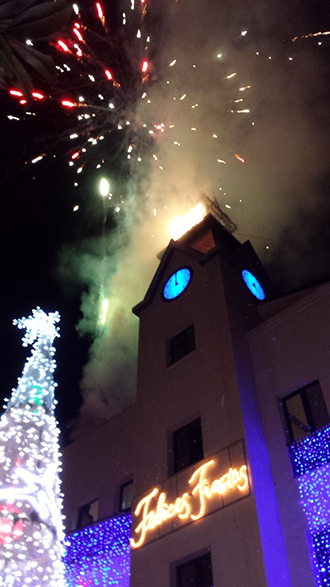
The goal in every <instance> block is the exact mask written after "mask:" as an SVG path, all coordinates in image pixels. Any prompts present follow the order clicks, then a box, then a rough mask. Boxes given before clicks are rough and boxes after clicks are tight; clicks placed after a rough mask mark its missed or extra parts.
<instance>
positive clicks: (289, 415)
mask: <svg viewBox="0 0 330 587" xmlns="http://www.w3.org/2000/svg"><path fill="white" fill-rule="evenodd" d="M282 403H283V410H284V416H285V421H286V432H287V439H288V444H292V443H293V442H296V441H297V440H299V439H300V438H302V437H304V436H307V435H310V434H312V433H313V432H315V431H316V430H319V429H320V428H323V426H326V424H328V423H329V413H328V410H327V406H326V403H325V401H324V397H323V394H322V390H321V387H320V384H319V382H318V381H314V383H311V384H309V385H306V386H305V387H303V388H302V389H299V390H298V391H295V392H294V393H291V394H290V395H287V396H286V397H284V398H283V399H282Z"/></svg>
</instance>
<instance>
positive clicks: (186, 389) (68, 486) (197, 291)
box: [63, 215, 330, 587]
mask: <svg viewBox="0 0 330 587" xmlns="http://www.w3.org/2000/svg"><path fill="white" fill-rule="evenodd" d="M133 311H134V313H135V314H136V315H137V316H138V317H139V321H140V333H139V351H138V381H137V393H136V401H135V403H134V404H133V405H131V406H130V407H129V408H127V409H126V410H125V411H123V412H122V413H120V414H117V415H116V416H115V417H114V418H113V419H112V420H111V421H109V422H107V423H105V424H104V425H102V426H101V427H100V428H98V429H97V430H95V431H93V433H92V434H90V435H89V436H88V437H86V438H81V439H79V440H77V441H75V442H73V443H72V444H71V445H69V446H68V447H67V448H66V449H65V451H64V458H63V462H64V484H63V489H64V493H65V513H66V517H67V529H68V532H69V533H70V532H73V534H69V541H70V540H71V544H72V545H73V543H74V541H75V540H76V541H77V540H80V537H81V535H82V534H81V533H83V532H84V533H85V534H86V533H87V535H88V533H89V538H88V537H87V539H86V540H87V542H86V544H87V545H88V541H90V540H91V538H90V536H91V534H90V533H91V532H92V534H93V532H94V534H93V536H94V542H95V540H96V543H97V539H96V538H95V536H96V534H95V533H97V532H98V531H99V532H101V534H102V532H103V535H105V534H104V527H105V526H104V524H108V525H109V523H110V522H111V523H112V525H114V524H115V522H116V528H117V531H118V528H120V524H124V527H125V531H124V530H123V532H122V543H123V545H124V546H123V549H124V550H123V551H122V556H123V557H124V558H123V559H120V560H121V561H124V560H125V562H120V564H119V566H120V569H125V570H124V571H123V570H121V571H118V570H117V571H115V569H114V568H113V569H112V567H111V564H112V563H111V560H113V557H114V558H116V556H117V555H118V553H117V555H116V553H115V551H114V553H113V554H111V552H110V553H108V554H107V555H105V554H104V548H103V547H102V549H103V550H102V549H101V551H102V553H101V555H100V556H101V558H102V557H103V559H102V560H103V563H104V564H103V563H102V565H103V566H102V565H101V566H102V569H104V568H105V567H106V568H107V569H108V571H107V572H105V571H104V570H103V571H102V573H103V574H102V573H101V574H99V575H98V574H97V573H98V571H97V570H95V569H97V566H98V563H97V562H95V560H96V559H97V556H98V555H97V554H96V553H97V547H96V548H95V549H94V551H95V552H94V551H93V552H94V554H91V553H90V554H89V555H85V554H83V555H81V556H83V558H84V561H85V562H84V565H83V566H81V567H79V560H78V563H77V564H78V567H79V569H78V571H77V573H78V575H79V573H80V577H81V578H79V581H80V580H81V584H84V581H85V580H86V581H89V580H91V581H93V580H95V581H96V582H95V584H98V585H101V586H102V587H103V585H112V584H113V585H115V584H116V585H121V586H122V587H126V586H128V585H130V586H131V587H145V586H147V585H152V586H153V587H167V586H168V587H187V586H188V585H189V586H191V585H196V586H198V587H211V586H214V587H221V586H222V585H226V587H237V586H238V585H244V586H251V587H252V586H253V587H259V586H260V587H261V586H269V587H273V586H274V587H275V586H279V585H281V587H312V586H313V587H314V586H315V585H330V562H329V558H330V520H329V519H328V518H329V514H328V511H329V503H330V498H328V494H329V484H330V474H329V465H328V464H327V463H328V461H330V449H329V448H328V447H329V442H328V438H329V437H330V432H328V424H329V416H328V409H329V405H330V388H329V375H330V367H329V364H330V362H329V360H328V354H329V353H330V344H329V343H330V340H328V339H329V338H330V334H329V327H328V325H329V320H330V286H329V285H323V286H320V287H317V288H314V289H312V290H308V291H307V290H306V291H303V292H299V293H297V294H294V295H291V296H286V297H285V298H279V299H278V298H276V297H275V296H274V292H273V289H272V286H271V284H270V282H269V280H268V278H267V275H266V273H265V272H264V270H263V267H262V265H261V263H260V261H259V259H258V257H257V255H256V254H255V252H254V250H253V248H252V247H251V245H250V243H248V242H247V243H244V244H240V243H239V242H238V241H237V240H236V239H235V238H234V237H233V235H231V234H230V233H229V232H227V231H226V230H225V229H224V228H223V227H222V226H221V225H220V224H219V223H218V222H217V220H215V218H213V217H212V216H210V215H209V216H207V217H206V218H205V219H204V221H203V222H202V223H200V224H199V225H197V226H196V227H194V228H193V229H191V230H190V231H189V232H188V233H187V234H186V235H185V236H184V237H182V238H181V239H179V241H175V242H174V241H171V243H170V244H169V246H168V248H167V249H166V251H165V252H164V254H163V255H162V258H161V261H160V265H159V268H158V270H157V272H156V274H155V276H154V278H153V280H152V283H151V284H150V287H149V289H148V291H147V293H146V296H145V298H144V300H143V301H142V302H140V303H139V304H137V306H135V308H134V309H133ZM329 430H330V428H329ZM129 510H131V518H129V520H130V523H129V525H131V548H130V549H128V547H127V540H128V537H127V528H128V525H127V520H128V516H129V515H130V514H129V513H128V512H129ZM102 525H103V526H102ZM80 528H82V529H80ZM102 528H103V530H102ZM109 536H110V535H109ZM70 537H71V538H70ZM103 541H104V540H103ZM109 542H111V539H110V538H108V539H107V543H109ZM114 543H116V544H118V541H117V542H116V541H114ZM102 544H103V543H102ZM125 544H126V547H125ZM86 548H87V547H86ZM125 548H126V550H125ZM84 553H85V551H84ZM118 556H119V555H118ZM86 557H87V558H86ZM93 557H94V558H93ZM125 557H126V558H125ZM78 559H79V556H78ZM92 559H93V560H94V563H93V564H94V570H93V573H92V575H91V574H90V573H91V572H90V570H89V569H90V565H91V562H90V561H91V560H92ZM116 560H117V559H116ZM118 560H119V559H118ZM104 561H107V562H104ZM100 564H101V563H100ZM95 565H96V566H95ZM104 565H105V567H104ZM109 569H110V570H109ZM112 571H113V572H114V574H113V573H112ZM111 573H112V574H111ZM129 575H130V576H129ZM116 581H117V582H116ZM70 584H71V583H70ZM72 584H73V583H72ZM91 587H92V586H91Z"/></svg>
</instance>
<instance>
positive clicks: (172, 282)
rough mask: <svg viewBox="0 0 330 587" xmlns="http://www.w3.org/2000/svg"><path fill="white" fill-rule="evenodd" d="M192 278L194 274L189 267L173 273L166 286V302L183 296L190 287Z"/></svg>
mask: <svg viewBox="0 0 330 587" xmlns="http://www.w3.org/2000/svg"><path fill="white" fill-rule="evenodd" d="M191 276H192V273H191V270H190V269H188V267H182V269H178V271H176V272H175V273H173V275H171V277H169V278H168V280H167V282H166V283H165V285H164V289H163V296H164V298H165V300H173V299H174V298H177V297H178V296H179V295H180V294H182V292H184V290H185V289H186V288H187V287H188V285H189V282H190V280H191Z"/></svg>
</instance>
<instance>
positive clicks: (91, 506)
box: [77, 499, 99, 530]
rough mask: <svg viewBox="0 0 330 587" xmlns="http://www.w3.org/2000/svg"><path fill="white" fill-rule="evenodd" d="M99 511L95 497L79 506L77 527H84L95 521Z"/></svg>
mask: <svg viewBox="0 0 330 587" xmlns="http://www.w3.org/2000/svg"><path fill="white" fill-rule="evenodd" d="M98 513H99V500H98V499H95V500H94V501H91V502H90V503H86V505H83V506H82V507H80V508H79V513H78V522H77V528H78V530H79V528H84V526H89V524H93V523H94V522H96V520H97V518H98Z"/></svg>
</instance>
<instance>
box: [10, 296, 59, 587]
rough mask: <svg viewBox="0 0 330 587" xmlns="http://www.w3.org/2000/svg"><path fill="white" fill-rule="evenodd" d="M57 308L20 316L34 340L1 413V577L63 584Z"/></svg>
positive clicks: (18, 582)
mask: <svg viewBox="0 0 330 587" xmlns="http://www.w3.org/2000/svg"><path fill="white" fill-rule="evenodd" d="M59 319H60V316H59V314H58V312H54V313H50V314H46V313H45V312H43V311H42V310H41V309H40V308H37V309H36V310H33V311H32V316H29V317H28V318H21V319H19V320H15V321H14V324H15V325H16V326H18V328H23V329H25V330H26V333H25V335H24V336H23V346H28V345H29V344H31V345H32V353H31V355H30V356H29V358H28V359H27V361H26V363H25V365H24V369H23V373H22V377H21V378H19V380H18V386H17V389H14V390H13V392H12V396H11V398H10V400H9V401H8V403H7V406H6V411H5V412H4V414H3V416H2V417H1V421H0V585H1V586H2V585H5V586H6V587H23V586H24V587H42V586H43V585H47V586H49V587H64V585H65V581H64V564H63V562H62V555H63V546H62V541H63V538H64V531H63V522H62V514H61V506H62V499H61V494H60V481H59V476H58V472H59V470H60V460H59V446H58V435H59V430H58V427H57V423H56V420H55V416H54V407H55V403H56V402H55V399H54V390H55V383H54V380H53V373H54V370H55V367H56V362H55V360H54V353H55V349H54V347H53V342H54V339H55V338H56V337H58V336H59V333H58V327H57V326H56V324H57V323H58V322H59Z"/></svg>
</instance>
